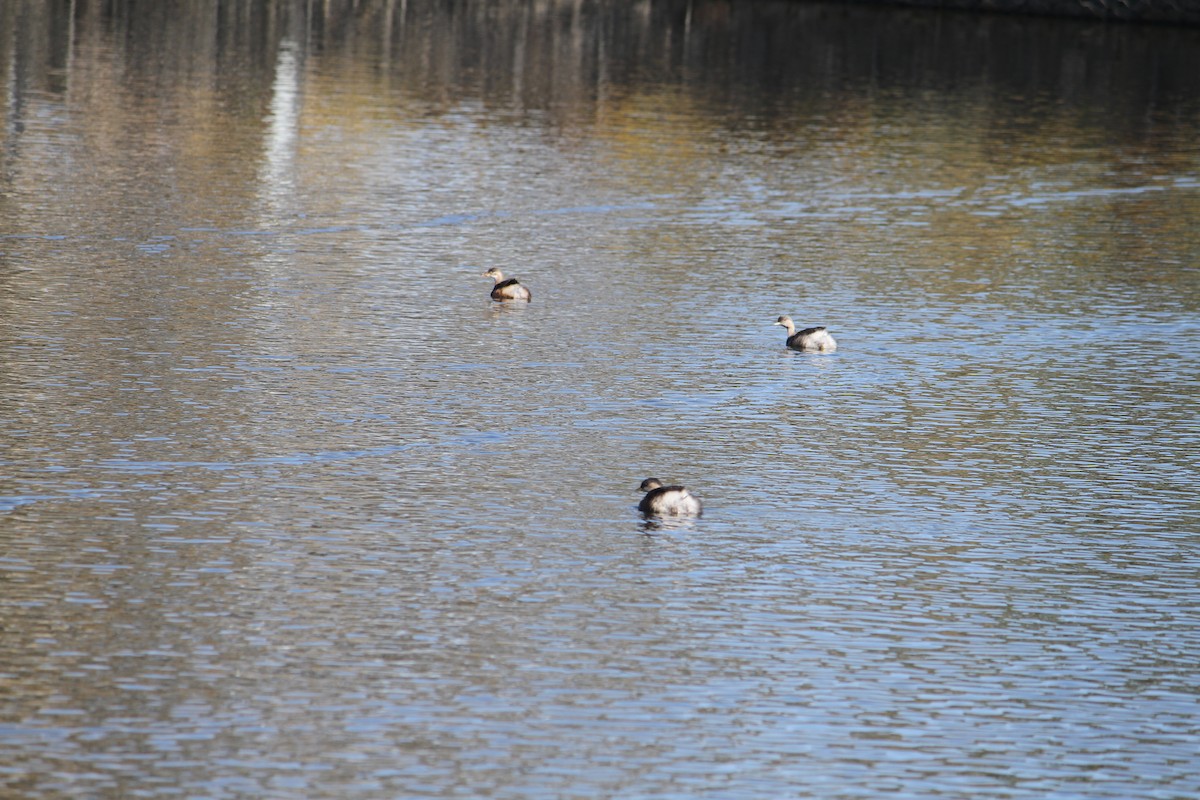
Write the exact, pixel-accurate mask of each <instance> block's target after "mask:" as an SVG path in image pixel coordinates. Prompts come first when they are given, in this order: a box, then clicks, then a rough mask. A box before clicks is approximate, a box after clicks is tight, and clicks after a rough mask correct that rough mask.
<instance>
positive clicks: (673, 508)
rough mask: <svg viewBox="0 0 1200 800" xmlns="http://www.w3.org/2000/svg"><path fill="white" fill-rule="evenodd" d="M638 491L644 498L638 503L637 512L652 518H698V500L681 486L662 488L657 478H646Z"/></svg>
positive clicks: (699, 507)
mask: <svg viewBox="0 0 1200 800" xmlns="http://www.w3.org/2000/svg"><path fill="white" fill-rule="evenodd" d="M638 490H639V491H642V492H645V493H646V496H645V497H643V498H642V502H640V503H638V511H641V512H642V513H643V514H646V515H647V516H653V517H698V516H700V512H701V510H702V509H701V505H700V498H699V497H696V496H695V495H694V494H692V493H691V492H689V491H688V490H687V489H686V488H685V487H683V486H663V485H662V481H660V480H659V479H658V478H646V480H644V481H642V485H641V486H639V487H638Z"/></svg>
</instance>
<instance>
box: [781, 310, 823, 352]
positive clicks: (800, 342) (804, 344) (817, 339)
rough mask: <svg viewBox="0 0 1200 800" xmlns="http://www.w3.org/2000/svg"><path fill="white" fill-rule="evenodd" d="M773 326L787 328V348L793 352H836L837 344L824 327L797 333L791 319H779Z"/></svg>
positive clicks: (806, 329)
mask: <svg viewBox="0 0 1200 800" xmlns="http://www.w3.org/2000/svg"><path fill="white" fill-rule="evenodd" d="M775 324H776V325H782V326H783V327H785V328H787V346H788V347H790V348H792V349H793V350H837V342H835V341H834V340H833V337H832V336H830V335H829V332H828V331H827V330H825V326H824V325H820V326H818V327H816V328H805V329H804V330H802V331H797V330H796V324H795V323H794V322H792V318H791V317H780V318H779V319H777V320H775Z"/></svg>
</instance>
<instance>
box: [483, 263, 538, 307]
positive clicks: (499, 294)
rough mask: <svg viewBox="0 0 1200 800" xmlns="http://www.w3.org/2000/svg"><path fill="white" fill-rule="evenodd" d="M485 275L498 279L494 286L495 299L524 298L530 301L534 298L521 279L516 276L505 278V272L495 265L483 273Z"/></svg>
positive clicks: (493, 297) (493, 296)
mask: <svg viewBox="0 0 1200 800" xmlns="http://www.w3.org/2000/svg"><path fill="white" fill-rule="evenodd" d="M483 277H485V278H493V279H494V280H495V281H496V285H495V286H493V287H492V299H493V300H524V301H525V302H527V303H528V302H529V301H530V300H531V299H533V298H532V295H530V294H529V290H528V289H526V288H525V287H524V286H522V285H521V282H520V281H518V280H517V279H516V278H508V279H507V280H505V278H504V273H503V272H501V271H500V270H498V269H496V268H495V267H492V268H491V269H489V270H488V271H487V272H485V273H483Z"/></svg>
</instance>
